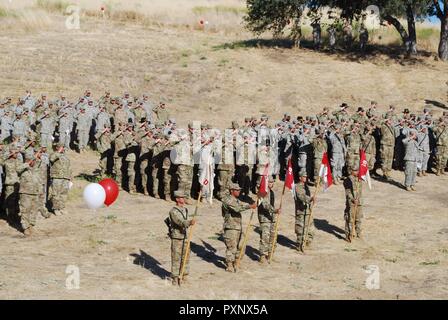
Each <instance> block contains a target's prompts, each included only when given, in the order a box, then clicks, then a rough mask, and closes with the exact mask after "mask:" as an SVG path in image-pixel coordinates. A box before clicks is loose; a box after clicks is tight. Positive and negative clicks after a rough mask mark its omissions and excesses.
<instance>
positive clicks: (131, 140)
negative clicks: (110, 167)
mask: <svg viewBox="0 0 448 320" xmlns="http://www.w3.org/2000/svg"><path fill="white" fill-rule="evenodd" d="M124 141H125V144H126V148H127V154H126V158H125V161H126V166H127V176H128V189H129V192H131V193H134V192H136V191H137V189H136V186H135V162H136V161H137V155H136V153H137V150H136V149H137V148H136V147H137V146H138V144H137V142H136V141H135V136H134V132H133V131H125V132H124Z"/></svg>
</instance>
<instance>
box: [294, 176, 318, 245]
mask: <svg viewBox="0 0 448 320" xmlns="http://www.w3.org/2000/svg"><path fill="white" fill-rule="evenodd" d="M295 191H296V192H295V197H294V200H295V209H296V214H295V215H296V222H295V233H296V235H297V250H299V251H302V252H303V249H304V247H305V246H309V245H310V244H311V241H312V240H313V236H314V222H313V221H311V223H310V222H309V220H310V214H311V212H310V208H311V203H312V202H313V201H314V198H313V197H312V196H311V192H310V189H309V188H308V185H307V174H306V170H300V172H299V183H298V184H297V185H296V190H295ZM308 224H309V226H310V227H309V229H308ZM307 229H308V230H307ZM306 234H308V235H307V241H306V243H304V240H305V235H306Z"/></svg>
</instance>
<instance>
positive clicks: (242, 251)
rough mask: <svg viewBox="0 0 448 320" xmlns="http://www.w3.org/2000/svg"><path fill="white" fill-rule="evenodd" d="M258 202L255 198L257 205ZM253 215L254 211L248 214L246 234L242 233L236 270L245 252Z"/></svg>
mask: <svg viewBox="0 0 448 320" xmlns="http://www.w3.org/2000/svg"><path fill="white" fill-rule="evenodd" d="M258 200H259V198H258V196H257V204H258ZM254 213H255V209H252V212H251V214H250V219H249V223H248V224H247V227H246V232H245V233H244V238H243V243H242V246H241V249H240V254H239V256H238V258H237V259H236V261H235V266H236V267H237V268H239V266H240V262H241V260H242V259H243V256H244V253H245V251H246V244H247V240H248V235H249V229H250V225H251V223H252V218H253V217H254Z"/></svg>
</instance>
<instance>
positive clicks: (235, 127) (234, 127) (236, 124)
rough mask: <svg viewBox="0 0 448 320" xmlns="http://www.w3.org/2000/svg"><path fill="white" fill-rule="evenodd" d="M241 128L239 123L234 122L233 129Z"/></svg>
mask: <svg viewBox="0 0 448 320" xmlns="http://www.w3.org/2000/svg"><path fill="white" fill-rule="evenodd" d="M239 127H240V125H239V124H238V121H232V129H238V128H239Z"/></svg>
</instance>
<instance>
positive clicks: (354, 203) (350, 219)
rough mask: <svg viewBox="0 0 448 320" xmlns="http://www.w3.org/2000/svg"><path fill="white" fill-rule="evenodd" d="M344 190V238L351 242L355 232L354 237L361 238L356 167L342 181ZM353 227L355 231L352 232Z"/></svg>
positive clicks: (359, 186)
mask: <svg viewBox="0 0 448 320" xmlns="http://www.w3.org/2000/svg"><path fill="white" fill-rule="evenodd" d="M344 188H345V212H344V219H345V237H346V240H347V241H348V242H351V240H352V238H353V237H354V235H355V233H354V231H355V230H356V236H357V237H358V238H361V232H362V229H361V219H362V217H363V215H362V184H361V183H360V182H359V179H358V167H357V166H354V167H352V168H351V171H350V175H349V176H348V178H347V179H345V180H344ZM353 225H355V230H353Z"/></svg>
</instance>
